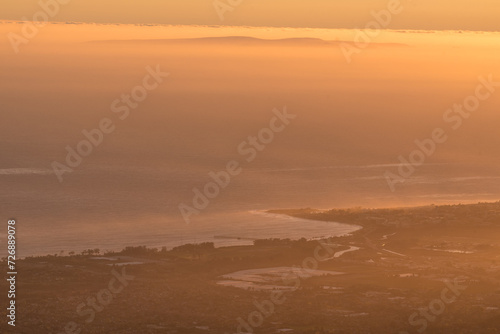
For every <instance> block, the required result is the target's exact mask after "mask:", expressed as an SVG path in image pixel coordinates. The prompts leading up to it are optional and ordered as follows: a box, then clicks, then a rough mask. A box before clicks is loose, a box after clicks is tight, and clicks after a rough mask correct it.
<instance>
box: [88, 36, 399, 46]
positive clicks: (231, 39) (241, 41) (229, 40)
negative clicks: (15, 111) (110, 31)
mask: <svg viewBox="0 0 500 334" xmlns="http://www.w3.org/2000/svg"><path fill="white" fill-rule="evenodd" d="M90 43H120V44H130V43H133V44H135V43H148V44H185V45H187V44H207V45H208V44H211V45H213V44H227V45H229V44H230V45H250V46H251V45H311V46H329V45H339V44H341V43H347V44H353V45H354V43H353V42H350V41H327V40H323V39H320V38H310V37H295V38H282V39H262V38H256V37H248V36H224V37H200V38H179V39H130V40H104V41H91V42H90ZM370 45H373V46H407V45H405V44H400V43H370Z"/></svg>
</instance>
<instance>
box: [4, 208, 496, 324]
mask: <svg viewBox="0 0 500 334" xmlns="http://www.w3.org/2000/svg"><path fill="white" fill-rule="evenodd" d="M272 213H279V214H287V215H290V216H294V217H300V218H305V219H311V220H323V221H335V222H340V223H348V224H356V225H360V226H362V227H363V228H362V229H360V230H358V231H356V232H354V233H352V234H349V235H344V236H338V237H332V238H327V239H323V240H306V239H300V240H289V239H268V240H255V241H254V245H252V246H234V247H221V248H215V247H214V245H213V244H212V243H202V244H196V245H195V244H189V245H184V246H179V247H175V248H173V249H167V248H165V247H164V248H158V249H156V248H147V247H145V246H137V247H127V248H125V249H123V250H122V251H120V252H105V251H101V250H99V249H89V250H87V251H85V252H83V253H82V254H74V252H72V253H71V254H69V253H68V254H54V255H48V256H42V257H28V258H25V259H22V260H18V261H17V266H18V270H19V277H18V282H17V291H16V292H17V299H16V312H17V315H16V327H15V329H14V331H12V329H10V328H9V330H10V332H12V333H26V334H28V333H54V334H55V333H57V334H60V333H75V334H80V333H81V334H83V333H103V332H115V333H137V332H138V331H137V328H141V333H152V334H153V333H171V334H174V333H178V334H181V333H231V334H232V333H311V334H319V333H336V334H337V333H342V334H347V333H373V334H378V333H384V334H386V333H398V334H408V333H410V334H413V333H470V334H472V333H474V334H483V333H484V334H486V333H488V334H490V333H500V309H499V307H500V238H499V237H500V202H495V203H478V204H468V205H444V206H434V205H432V206H425V207H415V208H396V209H362V208H354V209H343V210H340V209H335V210H330V211H320V210H314V209H300V210H279V211H272ZM0 286H1V289H2V291H4V290H5V291H6V289H7V282H6V281H5V280H3V281H2V283H0ZM0 331H1V332H5V331H6V324H5V323H2V324H1V325H0Z"/></svg>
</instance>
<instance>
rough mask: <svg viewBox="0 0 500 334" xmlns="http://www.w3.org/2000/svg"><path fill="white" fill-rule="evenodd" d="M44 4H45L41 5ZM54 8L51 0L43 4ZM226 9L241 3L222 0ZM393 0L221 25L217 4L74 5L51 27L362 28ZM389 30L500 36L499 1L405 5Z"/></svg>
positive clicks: (260, 14) (255, 1) (279, 5)
mask: <svg viewBox="0 0 500 334" xmlns="http://www.w3.org/2000/svg"><path fill="white" fill-rule="evenodd" d="M42 1H44V0H42ZM45 1H47V2H50V1H51V0H45ZM220 1H221V2H223V3H228V1H232V2H233V3H235V2H238V1H237V0H220ZM38 2H39V0H24V1H9V2H4V4H3V6H2V10H1V11H0V12H1V13H0V19H7V20H20V19H22V17H23V16H25V17H27V18H28V19H32V16H33V14H34V13H36V12H37V11H38V10H40V6H39V4H38ZM388 3H389V0H272V1H270V0H242V1H241V4H240V5H237V6H236V7H235V8H234V9H233V10H232V11H228V12H226V13H225V17H224V20H223V21H222V20H221V19H220V18H219V16H218V14H217V12H216V10H215V9H214V0H141V1H139V0H129V1H122V0H107V1H98V0H72V1H70V2H69V4H67V5H64V6H62V8H61V10H60V12H59V14H58V15H57V16H55V18H53V21H78V22H102V23H160V24H209V25H212V24H213V25H218V24H225V25H250V26H282V27H321V28H361V27H363V26H364V25H365V24H366V22H368V21H369V20H370V19H371V16H370V12H371V11H372V10H376V11H379V10H381V9H384V8H386V7H387V4H388ZM401 3H402V5H403V7H404V11H403V12H402V13H401V14H400V15H397V17H395V18H394V19H393V20H392V22H391V24H390V26H389V28H393V29H425V30H427V29H436V30H448V29H449V30H485V31H500V21H499V20H498V14H500V2H499V1H498V0H453V1H452V0H439V1H436V0H412V1H408V0H402V2H401Z"/></svg>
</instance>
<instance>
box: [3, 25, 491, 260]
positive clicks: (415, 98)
mask: <svg viewBox="0 0 500 334" xmlns="http://www.w3.org/2000/svg"><path fill="white" fill-rule="evenodd" d="M84 28H85V27H84V26H78V27H75V28H71V29H84ZM50 29H68V28H66V27H63V26H57V25H56V27H55V28H53V27H52V28H50ZM50 29H49V30H47V31H52V32H53V33H54V34H55V35H50V36H51V37H50V38H49V35H48V33H47V35H44V36H46V37H43V36H41V37H40V39H39V40H37V41H36V43H35V42H34V43H31V44H30V45H28V46H27V47H26V48H25V50H24V51H23V52H22V53H21V54H19V55H15V54H13V53H12V52H10V51H11V50H10V49H9V46H8V45H7V46H6V45H4V44H1V45H0V49H1V50H2V52H3V51H5V58H4V60H3V62H2V66H3V68H2V78H1V80H0V88H1V89H0V115H1V116H2V121H1V122H0V152H2V155H1V157H0V213H1V216H0V221H2V220H3V221H4V222H5V223H4V224H3V225H2V224H0V237H1V238H2V240H5V239H4V238H5V232H6V221H7V220H8V219H10V218H15V219H17V222H18V223H17V225H16V226H17V237H18V239H17V242H18V251H19V252H18V254H19V255H20V256H28V255H33V254H54V253H59V252H61V251H65V252H66V253H67V252H69V251H81V250H84V249H87V248H100V249H101V250H108V249H109V250H119V249H122V248H123V247H125V246H130V245H147V246H154V247H161V246H167V247H173V246H176V245H179V244H183V243H188V242H203V241H213V242H215V243H216V244H217V245H232V244H245V243H249V242H251V240H252V239H254V238H271V237H282V238H286V237H288V238H300V237H306V238H314V237H322V236H325V237H328V236H331V235H337V234H343V233H349V232H352V231H353V229H354V228H353V227H349V226H345V225H339V224H335V223H325V222H311V221H304V220H300V219H292V218H286V217H282V216H270V215H265V214H262V211H265V210H269V209H286V208H306V207H311V208H316V209H328V208H345V207H357V206H362V207H394V206H413V205H425V204H444V203H470V202H477V201H494V200H498V199H499V198H500V170H499V169H498V165H499V162H500V157H499V156H498V147H499V145H500V136H498V126H497V125H498V124H500V114H499V113H498V106H499V105H500V103H499V102H500V93H496V94H493V95H492V97H491V98H490V99H489V100H487V101H485V102H484V103H482V104H481V106H480V108H479V109H478V110H477V111H476V112H475V113H474V114H473V115H471V116H470V118H468V119H463V120H462V121H463V125H462V126H461V127H460V128H459V129H457V130H454V129H453V128H452V127H451V125H452V124H451V123H449V122H446V121H445V120H444V119H443V115H444V113H445V112H446V110H447V109H448V108H451V107H452V106H453V105H454V104H455V103H462V102H463V101H464V99H465V98H466V97H467V96H469V95H470V94H472V93H474V92H475V89H476V87H477V85H478V77H479V76H487V75H489V74H492V75H494V77H495V78H499V77H500V68H499V65H498V61H497V58H495V55H496V54H498V53H497V52H496V51H494V52H493V51H492V52H489V53H488V52H485V51H484V48H486V47H487V45H486V44H485V45H481V46H477V45H476V44H477V43H469V44H467V45H465V44H464V46H463V47H464V48H463V49H460V50H461V51H460V52H457V49H456V48H454V46H455V45H452V46H450V45H448V44H446V43H440V41H441V40H440V38H441V39H443V40H445V41H446V40H447V39H446V38H447V37H446V36H444V35H443V34H438V35H433V40H432V41H431V42H428V41H427V40H426V39H425V38H424V37H425V35H422V34H418V33H414V35H415V36H416V37H415V38H413V39H409V40H407V41H406V42H407V43H410V42H411V41H414V40H418V43H415V44H412V45H409V46H408V45H407V46H404V45H403V46H401V45H400V46H398V47H397V48H396V47H394V46H393V45H392V46H391V45H389V44H383V45H378V46H377V47H376V48H373V49H372V48H370V49H369V50H367V52H364V53H362V54H359V55H357V58H356V59H355V61H354V62H353V63H351V64H348V63H347V62H346V59H345V58H344V57H343V55H342V53H341V52H340V49H339V48H338V46H331V45H327V46H324V45H317V43H316V44H315V43H312V44H311V43H309V44H308V43H306V42H305V41H303V40H293V41H289V42H287V43H281V44H280V43H278V44H274V43H272V42H269V41H268V42H265V43H260V42H259V41H258V40H255V41H253V42H252V43H251V45H247V44H245V43H242V42H241V41H239V40H238V39H237V38H236V39H233V40H232V42H231V43H228V42H227V41H225V42H224V43H221V42H220V41H219V42H218V41H217V40H215V41H212V42H210V43H208V42H207V41H205V42H204V43H203V44H202V45H201V44H199V43H198V44H197V42H188V41H187V42H184V44H182V45H181V44H178V43H177V44H175V43H174V44H172V43H171V42H168V41H167V42H164V41H161V40H160V41H154V42H148V41H146V42H141V43H139V44H137V43H136V42H127V43H111V42H109V43H108V42H101V43H90V41H94V40H98V39H99V35H98V34H97V33H96V29H97V28H96V26H92V28H91V30H90V32H88V33H89V34H90V35H89V34H87V32H86V31H85V30H82V31H79V35H78V38H76V37H75V40H73V38H72V37H71V36H69V34H61V36H65V37H64V38H66V39H64V41H63V42H60V43H58V42H57V38H56V37H57V31H55V30H54V31H53V30H50ZM127 29H143V28H140V27H132V28H131V27H128V28H127ZM165 29H170V28H168V27H167V28H165ZM176 29H181V28H180V27H177V28H176ZM198 30H199V29H198ZM271 30H272V29H271ZM65 31H66V30H65ZM113 31H119V29H113ZM127 31H128V30H127ZM134 31H135V30H134ZM203 31H204V30H203ZM210 31H212V32H213V29H212V30H210ZM266 31H267V30H266ZM292 32H293V31H289V32H287V35H286V36H285V37H287V38H290V37H293V36H290V34H291V33H292ZM246 33H248V34H250V32H248V31H247V32H246ZM308 33H309V32H308V31H307V30H306V31H303V32H301V34H300V36H299V35H297V36H299V37H307V36H306V35H307V34H308ZM162 34H163V32H162V31H158V32H156V33H155V35H154V38H157V39H158V38H161V36H162ZM175 34H177V35H179V34H180V33H179V31H177V30H176V31H174V32H172V33H170V34H166V35H165V36H166V37H167V38H173V37H174V35H175ZM346 34H347V33H345V34H344V35H342V36H346ZM146 35H147V34H146ZM146 35H144V36H146ZM127 36H129V35H128V34H126V35H124V36H121V39H126V38H127ZM134 36H143V34H142V33H141V32H137V33H136V35H134ZM391 36H392V37H391ZM395 36H399V37H398V40H397V42H402V41H404V38H403V37H404V34H399V33H397V32H392V33H391V34H389V35H387V36H385V37H384V39H383V41H384V43H389V42H391V41H392V40H393V39H394V38H396V37H395ZM412 36H413V35H412ZM185 37H194V36H192V35H186V36H185ZM199 37H203V36H199ZM257 37H259V38H265V37H266V35H265V31H260V30H259V34H258V36H257ZM277 37H278V36H275V35H273V36H272V38H277ZM282 37H283V36H282ZM316 37H317V36H316ZM417 37H418V38H417ZM455 37H456V36H455ZM494 37H495V36H493V37H491V38H494ZM497 37H498V36H496V37H495V38H497ZM43 38H48V39H50V41H49V42H50V43H49V45H50V48H47V47H46V44H44V43H45V42H44V39H43ZM106 38H108V39H110V38H111V37H110V36H108V35H107V37H106ZM128 38H130V37H128ZM457 38H458V37H457ZM86 39H88V40H86ZM452 40H453V41H455V42H457V39H456V38H455V39H452ZM468 40H469V41H471V40H472V37H470V39H468ZM474 41H476V39H474ZM457 43H458V42H457ZM478 43H479V42H478ZM410 44H411V43H410ZM459 44H460V43H459ZM488 45H490V46H488V47H491V48H494V47H496V45H497V44H494V43H490V44H488ZM49 49H50V50H49ZM478 50H480V51H481V52H480V53H478V54H481V55H482V56H481V59H480V61H478V58H477V57H476V56H475V55H476V53H475V52H478ZM495 50H496V49H495ZM8 51H9V52H8ZM394 59H397V61H394ZM451 60H453V61H451ZM148 67H150V68H154V69H156V68H159V69H160V70H161V71H165V72H169V73H170V75H169V76H168V77H167V78H164V81H163V82H161V84H159V86H158V87H157V88H156V89H154V90H152V91H149V92H148V95H147V97H146V98H145V99H144V100H143V101H140V103H138V104H137V106H134V107H133V108H132V107H130V108H129V109H128V115H127V117H123V116H124V115H125V114H124V111H123V109H122V111H120V112H115V111H114V110H113V108H112V104H113V102H114V101H116V99H121V98H122V97H123V95H124V94H125V95H127V94H131V92H132V91H133V90H134V88H135V87H136V86H138V85H141V84H142V83H143V79H144V77H145V75H147V74H148V73H149V72H148V70H147V68H148ZM120 106H121V107H123V106H124V104H120ZM275 109H277V110H278V111H283V110H284V109H286V110H287V111H288V113H290V114H293V115H294V116H295V117H294V118H293V119H290V121H289V124H285V125H286V126H285V127H284V128H283V130H281V131H280V132H276V133H274V134H273V135H272V139H270V138H269V137H267V139H266V144H265V145H263V144H262V143H261V145H260V146H259V147H260V148H259V149H258V150H257V149H256V151H255V157H254V159H252V160H251V161H248V158H249V157H250V155H249V153H248V148H249V147H250V146H249V142H250V141H251V140H252V138H253V137H255V136H259V134H260V133H262V131H266V130H263V129H269V128H270V127H271V122H273V118H275V117H276V114H275V112H273V110H275ZM103 119H109V120H110V121H111V122H112V124H113V126H114V130H113V131H112V132H111V133H108V134H106V135H104V136H103V138H102V142H101V143H100V144H98V145H97V146H95V147H93V148H92V149H91V152H89V153H88V154H87V156H84V157H82V160H81V162H80V163H79V164H78V165H77V166H75V167H72V168H71V169H72V171H71V172H68V173H65V174H63V176H62V182H60V180H59V179H58V178H57V177H56V175H55V174H54V170H53V167H52V165H53V163H54V162H58V163H61V164H66V158H67V148H68V147H69V148H70V149H77V147H78V145H79V143H81V142H82V141H83V140H85V136H84V134H83V133H82V131H84V130H87V131H91V130H93V129H96V128H97V127H99V124H100V122H101V121H102V120H103ZM435 128H442V129H444V131H445V132H446V135H447V138H448V140H447V141H446V142H445V143H443V144H440V145H437V146H436V148H435V151H434V153H433V154H431V155H429V156H426V157H425V161H423V164H422V165H420V166H418V167H416V168H415V170H414V171H413V173H411V175H409V176H408V177H407V178H405V180H404V183H400V184H397V185H396V188H395V189H394V191H392V190H391V189H390V188H389V186H388V184H387V182H386V179H385V174H386V172H391V173H398V164H399V157H400V156H401V157H404V158H406V159H408V157H409V156H410V155H411V154H412V152H413V151H414V150H415V149H416V148H417V146H416V144H415V141H416V140H420V141H422V140H425V139H428V138H429V137H430V136H431V134H432V132H433V130H434V129H435ZM267 134H268V135H269V132H267ZM241 145H243V148H246V149H247V150H246V152H247V153H244V154H242V152H241V149H239V148H240V147H241ZM230 161H236V162H238V163H239V166H240V167H241V173H240V174H238V175H235V176H234V177H232V178H231V181H230V184H229V185H227V187H225V188H224V189H221V190H220V191H219V194H218V195H217V196H215V197H214V198H212V199H210V201H209V204H208V205H207V206H206V208H204V209H203V210H199V212H197V214H194V215H192V216H191V217H190V221H191V222H190V224H186V222H185V221H184V219H183V217H182V215H181V212H180V211H179V205H180V204H185V205H191V206H192V205H193V203H192V201H193V197H194V196H195V192H194V189H198V190H203V188H204V187H205V185H206V184H207V183H209V182H211V181H212V180H211V177H210V176H209V173H210V172H220V171H222V170H225V169H226V168H227V164H228V162H230ZM2 226H3V227H2ZM215 236H218V237H221V236H222V237H224V238H215ZM4 248H5V247H1V249H0V254H5V249H4Z"/></svg>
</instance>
